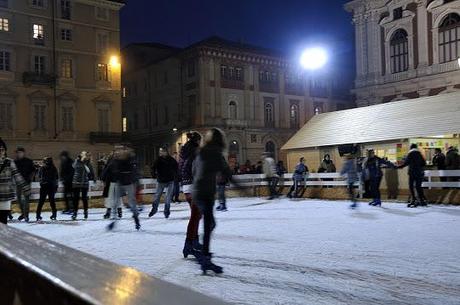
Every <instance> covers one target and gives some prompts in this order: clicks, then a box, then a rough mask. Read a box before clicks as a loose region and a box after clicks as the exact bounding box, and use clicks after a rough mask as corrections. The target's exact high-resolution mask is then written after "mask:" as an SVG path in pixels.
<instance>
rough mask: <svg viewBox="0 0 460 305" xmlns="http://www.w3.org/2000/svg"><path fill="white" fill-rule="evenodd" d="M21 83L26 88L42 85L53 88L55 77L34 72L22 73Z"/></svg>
mask: <svg viewBox="0 0 460 305" xmlns="http://www.w3.org/2000/svg"><path fill="white" fill-rule="evenodd" d="M22 82H23V83H24V85H26V86H30V85H44V86H50V87H51V86H53V85H54V83H55V82H56V77H55V76H54V75H52V74H40V73H35V72H24V73H23V74H22Z"/></svg>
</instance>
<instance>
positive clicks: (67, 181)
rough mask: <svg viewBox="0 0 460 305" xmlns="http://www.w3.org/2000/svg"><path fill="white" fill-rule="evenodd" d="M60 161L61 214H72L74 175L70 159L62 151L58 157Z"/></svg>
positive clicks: (66, 153) (65, 152)
mask: <svg viewBox="0 0 460 305" xmlns="http://www.w3.org/2000/svg"><path fill="white" fill-rule="evenodd" d="M59 158H60V160H61V166H60V171H59V177H60V179H61V181H62V184H63V185H64V202H65V209H64V211H62V214H69V215H71V214H73V209H74V208H73V206H74V203H73V191H72V181H73V175H74V169H73V162H74V161H73V160H72V158H70V155H69V152H67V151H63V152H61V154H60V155H59Z"/></svg>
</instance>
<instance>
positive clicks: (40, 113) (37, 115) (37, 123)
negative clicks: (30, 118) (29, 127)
mask: <svg viewBox="0 0 460 305" xmlns="http://www.w3.org/2000/svg"><path fill="white" fill-rule="evenodd" d="M45 115H46V106H45V105H34V129H35V130H46V128H45V119H46V116H45Z"/></svg>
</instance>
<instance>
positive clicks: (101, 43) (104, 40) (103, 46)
mask: <svg viewBox="0 0 460 305" xmlns="http://www.w3.org/2000/svg"><path fill="white" fill-rule="evenodd" d="M108 47H109V37H108V36H107V34H102V33H98V34H97V51H98V52H99V53H105V52H107V49H108Z"/></svg>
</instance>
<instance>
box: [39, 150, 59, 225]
mask: <svg viewBox="0 0 460 305" xmlns="http://www.w3.org/2000/svg"><path fill="white" fill-rule="evenodd" d="M38 178H39V180H40V199H39V200H38V206H37V222H38V221H41V220H42V216H41V213H42V208H43V205H44V204H45V201H46V197H48V200H49V201H50V206H51V211H52V212H51V217H50V219H51V220H56V215H57V211H56V201H55V195H56V192H57V189H58V184H59V175H58V170H57V168H56V166H54V163H53V159H52V158H51V157H46V158H45V159H44V160H43V166H42V167H40V169H39V170H38Z"/></svg>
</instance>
